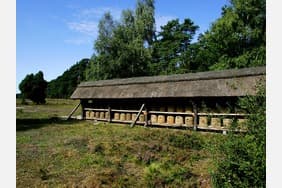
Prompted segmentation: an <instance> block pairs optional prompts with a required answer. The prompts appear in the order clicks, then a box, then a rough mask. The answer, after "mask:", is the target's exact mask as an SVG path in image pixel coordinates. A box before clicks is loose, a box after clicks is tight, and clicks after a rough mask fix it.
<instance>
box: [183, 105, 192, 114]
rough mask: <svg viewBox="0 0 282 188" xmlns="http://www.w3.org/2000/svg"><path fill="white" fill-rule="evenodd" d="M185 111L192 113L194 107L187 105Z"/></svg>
mask: <svg viewBox="0 0 282 188" xmlns="http://www.w3.org/2000/svg"><path fill="white" fill-rule="evenodd" d="M185 112H187V113H192V112H193V110H192V107H191V106H186V107H185Z"/></svg>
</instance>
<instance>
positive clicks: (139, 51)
mask: <svg viewBox="0 0 282 188" xmlns="http://www.w3.org/2000/svg"><path fill="white" fill-rule="evenodd" d="M154 38H155V19H154V1H153V0H139V1H137V5H136V9H135V11H132V10H124V11H122V15H121V20H120V22H117V21H114V20H113V17H112V16H111V14H110V13H105V14H104V16H103V17H102V19H101V20H100V22H99V35H98V39H97V40H96V42H95V44H94V49H95V50H96V53H97V54H95V55H94V56H93V58H91V66H90V67H89V68H88V69H87V72H88V74H87V80H101V79H111V78H126V77H133V76H144V75H148V74H149V67H148V64H149V63H150V61H151V51H152V50H151V45H152V43H153V41H154ZM91 72H92V74H91Z"/></svg>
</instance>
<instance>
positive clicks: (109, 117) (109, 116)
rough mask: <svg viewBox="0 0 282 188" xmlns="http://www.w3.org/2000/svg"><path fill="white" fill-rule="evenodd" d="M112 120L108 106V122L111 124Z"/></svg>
mask: <svg viewBox="0 0 282 188" xmlns="http://www.w3.org/2000/svg"><path fill="white" fill-rule="evenodd" d="M111 121H112V119H111V107H110V106H109V108H108V122H109V123H111Z"/></svg>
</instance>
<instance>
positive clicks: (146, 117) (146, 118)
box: [144, 108, 148, 127]
mask: <svg viewBox="0 0 282 188" xmlns="http://www.w3.org/2000/svg"><path fill="white" fill-rule="evenodd" d="M144 115H145V123H144V127H146V126H147V125H148V110H147V108H145V113H144Z"/></svg>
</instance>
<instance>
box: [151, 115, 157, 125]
mask: <svg viewBox="0 0 282 188" xmlns="http://www.w3.org/2000/svg"><path fill="white" fill-rule="evenodd" d="M150 119H151V123H157V122H158V118H157V115H154V114H152V115H151V118H150Z"/></svg>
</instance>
